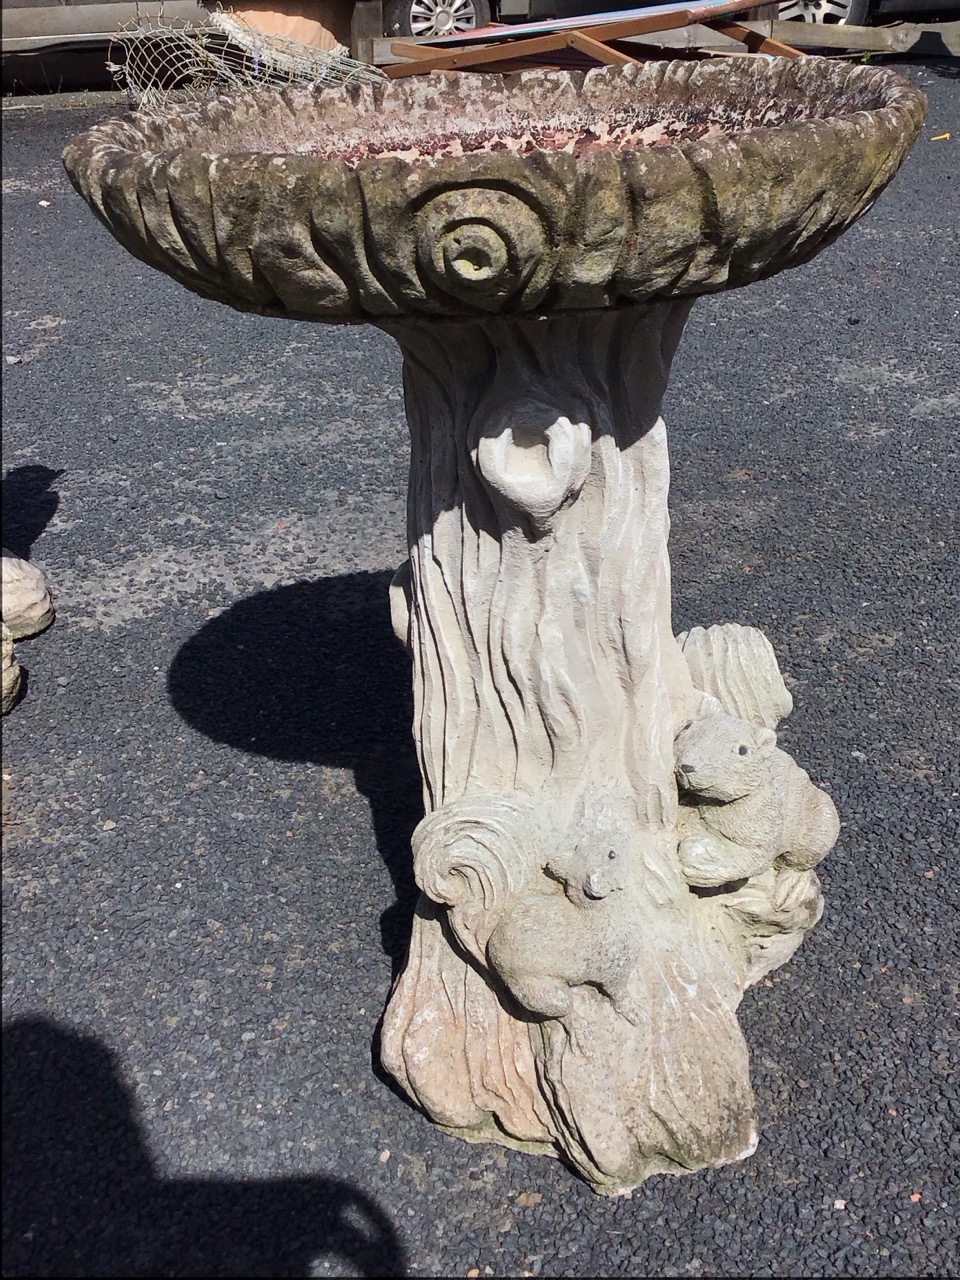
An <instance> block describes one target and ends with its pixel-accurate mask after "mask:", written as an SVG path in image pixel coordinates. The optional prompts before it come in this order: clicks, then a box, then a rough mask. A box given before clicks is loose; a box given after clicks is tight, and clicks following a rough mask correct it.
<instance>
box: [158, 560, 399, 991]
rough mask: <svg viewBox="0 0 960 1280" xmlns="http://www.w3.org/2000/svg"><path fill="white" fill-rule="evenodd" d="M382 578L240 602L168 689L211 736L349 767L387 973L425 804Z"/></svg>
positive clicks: (330, 581)
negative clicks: (379, 899)
mask: <svg viewBox="0 0 960 1280" xmlns="http://www.w3.org/2000/svg"><path fill="white" fill-rule="evenodd" d="M390 578H391V574H390V573H388V572H382V573H351V574H344V575H342V576H340V577H333V578H325V579H322V580H320V581H318V582H301V583H296V584H295V585H292V586H286V587H277V588H275V589H274V590H271V591H262V592H258V593H257V594H256V595H252V596H249V597H248V598H247V599H245V600H240V601H238V602H237V603H236V604H234V605H232V606H231V607H230V608H228V609H226V610H224V612H223V613H222V614H220V615H219V616H218V617H216V618H214V619H212V620H211V621H210V622H209V623H207V625H206V626H204V627H203V628H201V630H200V631H198V632H197V634H196V635H194V636H192V637H191V638H190V639H189V640H188V641H187V642H186V643H185V644H184V645H183V647H182V648H181V649H180V651H179V653H178V654H177V655H176V657H175V659H174V661H173V663H172V664H171V667H170V671H169V675H168V681H167V687H168V693H169V696H170V700H171V702H172V704H173V706H174V708H175V709H176V711H177V712H178V713H179V715H180V716H182V718H183V719H184V720H185V721H186V722H187V723H188V724H190V725H191V726H192V727H193V728H195V729H197V730H198V731H199V732H200V733H203V734H205V735H206V736H207V737H209V738H212V739H213V740H214V741H216V742H223V743H227V744H229V745H230V746H232V747H236V748H238V749H240V750H243V751H248V752H250V753H252V754H255V755H263V756H268V757H270V758H272V759H275V760H300V761H307V762H309V763H312V764H324V765H333V766H336V767H340V768H349V769H352V770H353V773H354V777H355V780H356V785H357V789H358V791H360V793H361V794H362V795H364V796H365V797H366V798H367V800H368V802H369V804H370V809H371V814H372V819H373V825H374V832H375V836H376V841H377V847H378V849H379V852H380V856H381V857H382V858H383V861H384V863H385V865H386V867H387V870H388V871H389V873H390V876H391V878H392V880H393V884H394V889H395V892H396V898H397V901H396V902H395V904H394V905H393V906H392V907H391V908H390V909H388V910H387V911H386V912H385V913H384V915H383V917H382V918H381V933H382V937H383V946H384V950H385V951H386V952H387V954H388V955H389V956H390V957H391V960H392V961H393V964H394V968H395V969H396V967H397V966H398V965H399V963H400V961H401V960H402V958H403V953H404V951H405V949H406V946H407V943H408V941H409V937H410V922H411V918H412V915H413V909H414V906H415V903H416V898H417V890H416V886H415V884H414V880H413V870H412V862H411V856H410V835H411V833H412V831H413V828H414V826H415V825H416V823H417V822H418V821H419V819H420V817H421V816H422V814H423V807H422V798H421V784H420V774H419V771H418V768H417V761H416V755H415V752H414V747H413V739H412V736H411V732H410V726H411V723H412V720H413V704H412V697H411V692H410V661H409V658H408V657H407V655H406V654H405V653H404V652H403V649H402V648H401V646H400V645H399V644H398V642H397V640H396V637H395V636H394V634H393V630H392V627H391V624H390V606H389V599H388V594H387V589H388V587H389V583H390Z"/></svg>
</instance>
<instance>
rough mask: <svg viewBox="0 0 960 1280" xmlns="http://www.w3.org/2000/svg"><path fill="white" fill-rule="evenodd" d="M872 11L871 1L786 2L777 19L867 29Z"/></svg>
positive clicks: (814, 0)
mask: <svg viewBox="0 0 960 1280" xmlns="http://www.w3.org/2000/svg"><path fill="white" fill-rule="evenodd" d="M870 9H871V0H784V3H783V4H781V5H780V7H779V9H778V11H777V17H778V18H779V19H780V20H781V21H783V22H818V23H824V24H826V25H828V26H829V25H839V26H850V27H865V26H866V25H867V23H868V22H869V21H870Z"/></svg>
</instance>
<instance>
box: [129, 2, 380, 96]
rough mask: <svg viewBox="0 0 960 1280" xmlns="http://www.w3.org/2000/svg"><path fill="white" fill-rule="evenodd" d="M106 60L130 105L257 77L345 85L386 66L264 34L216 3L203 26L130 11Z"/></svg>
mask: <svg viewBox="0 0 960 1280" xmlns="http://www.w3.org/2000/svg"><path fill="white" fill-rule="evenodd" d="M108 58H109V60H108V62H107V68H108V70H109V71H110V73H111V75H112V76H113V80H114V83H115V84H116V85H117V87H118V88H119V89H120V90H122V91H123V92H125V93H126V95H127V98H128V100H129V101H130V103H131V105H133V106H135V107H138V108H139V107H145V108H150V109H156V108H162V107H163V106H164V104H165V103H167V102H172V101H176V102H182V101H190V100H194V99H198V98H205V97H209V96H211V95H213V94H217V93H224V92H230V91H231V90H236V89H247V88H250V87H251V86H254V85H272V86H274V87H276V88H283V86H284V85H288V84H309V85H317V86H331V85H344V84H348V83H349V82H350V81H352V80H381V79H383V72H382V71H380V70H379V69H378V68H377V67H372V66H370V65H369V64H368V63H365V62H357V61H356V60H355V59H353V58H351V57H350V56H349V50H348V49H347V48H346V47H345V46H344V45H338V46H337V47H336V48H335V49H316V48H314V47H313V46H311V45H306V44H301V43H300V41H299V40H290V39H288V38H287V37H285V36H275V35H268V34H267V33H266V32H264V31H258V30H257V29H256V28H255V27H251V26H249V25H248V24H247V23H245V22H244V21H243V20H242V19H241V18H239V17H238V16H237V15H236V14H234V13H233V12H232V11H225V10H223V9H218V10H215V11H213V12H211V13H210V14H209V17H208V20H207V22H205V23H204V24H203V25H202V26H194V25H193V24H190V23H187V24H186V25H183V26H176V27H174V26H172V25H169V24H167V23H166V22H165V21H164V16H163V10H162V8H161V10H160V14H159V16H158V17H157V19H155V20H154V19H142V18H135V19H133V20H132V21H130V22H129V23H126V24H125V25H124V26H122V27H121V28H120V30H119V31H118V33H117V35H116V37H115V38H114V40H113V41H112V43H111V46H110V52H109V54H108Z"/></svg>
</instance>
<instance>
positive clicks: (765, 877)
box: [64, 58, 925, 1193]
mask: <svg viewBox="0 0 960 1280" xmlns="http://www.w3.org/2000/svg"><path fill="white" fill-rule="evenodd" d="M924 109H925V98H924V96H923V94H922V93H920V92H918V91H917V90H916V89H914V88H913V87H912V86H911V85H910V84H909V83H908V82H907V81H906V80H903V79H901V78H900V77H898V76H897V75H895V74H893V73H891V72H889V71H887V70H882V69H877V68H873V67H865V66H849V65H844V64H838V63H833V62H828V61H826V60H821V59H815V58H811V59H799V60H778V59H773V60H770V61H767V60H761V59H751V58H730V59H726V60H723V61H722V62H721V61H717V62H708V63H692V62H671V63H663V62H657V63H649V64H646V65H637V64H634V65H631V66H628V67H626V68H603V69H598V70H595V71H590V72H588V73H586V74H583V73H568V72H546V71H544V72H529V73H524V74H520V75H508V76H503V77H501V76H488V75H461V76H456V75H453V74H442V73H441V74H434V75H430V76H423V77H415V78H411V79H408V80H403V81H400V82H396V83H393V84H386V83H385V84H383V85H362V86H351V87H348V88H347V89H346V90H345V91H314V90H310V89H307V88H302V87H301V88H295V89H289V90H284V91H282V92H275V91H269V90H262V91H258V92H253V93H247V94H242V95H238V96H231V97H224V98H220V99H214V100H211V101H209V102H206V103H201V104H196V103H194V104H191V105H185V106H182V107H180V108H168V109H167V110H165V111H163V112H162V113H157V114H149V113H144V114H139V115H133V116H131V117H129V118H127V119H123V120H115V121H111V122H108V123H106V124H102V125H99V126H97V127H96V128H93V129H91V130H90V131H89V132H87V133H85V134H83V135H81V136H80V137H78V138H76V139H75V140H74V141H72V142H71V143H70V145H69V146H68V147H67V149H66V151H65V153H64V160H65V163H66V167H67V170H68V172H69V174H70V177H71V178H72V180H73V182H74V185H75V186H76V187H77V189H78V190H79V191H80V192H81V194H82V195H83V196H84V197H85V199H86V200H87V201H88V202H89V203H90V205H91V206H92V207H93V209H94V210H95V212H96V213H97V215H98V216H99V217H100V218H101V220H102V221H103V222H104V223H105V224H106V226H107V227H108V228H109V229H110V231H111V232H112V233H113V234H114V235H115V236H116V238H117V239H118V240H119V241H120V242H121V243H122V244H123V245H125V246H126V248H127V249H129V250H130V252H131V253H133V254H135V255H136V256H137V257H138V258H140V259H142V260H143V261H145V262H147V263H149V264H151V265H152V266H155V267H157V268H159V269H160V270H161V271H165V272H167V273H168V274H169V275H171V276H173V277H174V279H176V280H179V281H180V282H181V283H182V284H184V285H186V286H187V288H189V289H192V290H194V291H195V292H196V293H199V294H201V295H203V296H204V297H207V298H213V299H216V300H218V301H220V302H225V303H227V304H229V305H230V306H233V307H238V308H240V309H243V310H247V311H254V312H259V313H261V314H265V315H277V316H287V317H295V318H299V319H303V320H314V321H325V322H327V323H339V324H349V323H353V324H356V323H364V322H366V323H372V324H376V325H378V326H379V327H380V328H381V329H384V330H385V331H386V332H387V333H389V334H391V335H392V336H393V337H394V338H395V339H396V340H397V341H398V342H399V344H400V346H401V348H402V350H403V356H404V389H405V393H406V411H407V419H408V422H409V426H410V435H411V442H412V460H411V470H410V487H409V506H408V533H409V547H410V558H409V561H407V562H406V563H405V564H404V565H403V566H402V567H401V568H400V570H399V571H398V572H397V574H396V577H395V578H394V583H393V586H392V588H391V610H392V617H393V621H394V627H395V629H396V631H397V633H398V635H399V636H400V639H401V640H402V641H403V643H404V644H405V645H406V646H407V648H408V650H409V652H410V656H411V659H412V667H413V691H414V702H415V716H414V736H415V739H416V745H417V751H418V754H419V762H420V768H421V771H422V775H423V786H424V800H425V808H426V816H425V817H424V819H423V821H422V822H421V823H420V825H419V826H418V827H417V829H416V832H415V833H414V838H413V857H414V871H415V875H416V880H417V883H418V885H419V886H420V889H421V890H422V894H421V898H420V903H419V906H418V909H417V912H416V916H415V919H414V923H413V935H412V939H411V942H410V948H409V953H408V955H407V959H406V964H405V968H404V969H403V972H402V973H401V974H400V976H399V978H398V979H397V982H396V984H395V986H394V988H393V991H392V992H391V994H390V997H389V1002H388V1004H387V1008H386V1012H385V1015H384V1019H383V1025H382V1034H381V1053H382V1058H383V1062H384V1065H385V1066H386V1068H387V1069H388V1070H389V1071H390V1072H391V1073H392V1074H393V1075H394V1076H395V1077H396V1079H397V1080H398V1081H399V1082H400V1084H401V1085H402V1086H403V1088H404V1090H405V1091H406V1092H407V1093H408V1094H409V1096H410V1097H411V1098H412V1099H414V1100H415V1101H416V1103H417V1104H418V1105H419V1106H420V1107H421V1108H422V1109H423V1110H424V1111H425V1112H426V1114H427V1115H428V1116H430V1117H431V1118H432V1119H433V1120H434V1121H435V1122H436V1123H437V1124H438V1125H440V1126H442V1127H443V1128H444V1129H445V1130H447V1131H449V1132H451V1133H454V1134H457V1135H460V1136H461V1137H464V1138H467V1139H469V1140H471V1141H494V1142H499V1143H503V1144H505V1145H507V1146H511V1147H516V1148H521V1149H523V1150H525V1151H532V1152H543V1153H547V1154H551V1155H558V1156H560V1157H562V1158H563V1159H564V1160H566V1161H567V1162H568V1163H569V1164H571V1165H572V1166H574V1167H575V1168H576V1169H577V1170H579V1172H580V1173H581V1174H582V1175H583V1177H584V1178H585V1179H587V1180H588V1182H589V1183H590V1184H591V1185H592V1186H593V1187H594V1188H595V1189H596V1190H598V1191H601V1192H604V1193H617V1192H624V1191H627V1190H629V1189H630V1188H632V1187H634V1186H636V1185H637V1184H638V1183H640V1182H642V1181H643V1180H644V1179H645V1178H646V1177H648V1176H649V1175H651V1174H653V1173H664V1172H665V1173H673V1174H680V1173H688V1172H691V1171H693V1170H696V1169H699V1168H703V1167H705V1166H711V1165H721V1164H724V1163H726V1162H729V1161H733V1160H738V1159H741V1158H743V1157H745V1156H747V1155H749V1154H750V1153H752V1152H753V1150H754V1149H755V1146H756V1143H757V1122H756V1114H755V1106H754V1099H753V1093H752V1090H751V1086H750V1079H749V1071H748V1053H747V1047H746V1044H745V1042H744V1039H743V1035H742V1033H741V1031H740V1028H739V1026H738V1023H737V1019H736V1009H737V1005H738V1003H739V1001H740V999H741V996H742V994H743V991H744V989H745V988H746V987H747V986H749V985H750V984H751V983H754V982H756V981H757V980H758V979H759V978H761V977H763V976H764V975H765V974H766V973H767V972H769V971H770V970H771V969H772V968H774V967H775V966H777V965H778V964H782V963H783V962H784V960H786V959H787V957H788V956H790V955H791V954H792V953H793V951H794V950H795V948H796V947H797V945H798V944H799V942H800V941H801V939H802V937H803V935H804V932H805V931H806V930H807V929H808V928H810V927H811V925H813V924H814V923H815V922H816V921H817V920H818V919H819V916H820V913H821V911H822V902H821V895H820V887H819V882H818V880H817V876H816V873H815V872H814V870H813V867H814V866H815V865H816V863H817V862H818V861H819V860H820V859H821V858H822V857H823V856H824V855H825V854H826V853H827V852H828V850H829V849H830V847H831V846H832V845H833V843H834V842H835V840H836V838H837V835H838V832H839V822H838V818H837V814H836V811H835V809H834V807H833V804H832V802H831V801H830V799H829V798H828V797H827V796H826V795H825V793H824V792H822V791H820V790H819V789H818V788H816V787H815V786H813V784H812V783H811V782H810V780H809V778H808V776H807V774H806V773H804V772H803V770H802V769H801V768H800V766H799V765H797V764H795V763H794V761H793V760H792V759H791V758H790V757H789V756H788V755H786V754H785V753H784V752H782V751H780V750H779V749H778V748H777V746H776V726H777V723H778V721H779V720H780V719H781V718H782V717H783V716H784V715H786V714H787V713H788V712H789V710H790V706H791V702H790V695H789V694H788V692H787V690H786V688H785V686H784V682H783V680H782V678H781V675H780V672H779V670H778V668H777V662H776V658H775V657H774V654H773V650H772V647H771V645H770V644H769V642H768V641H767V640H766V639H765V638H764V636H763V635H762V633H760V632H759V631H757V630H755V629H752V628H747V627H739V626H736V625H725V626H716V625H715V626H707V627H698V628H695V629H693V630H691V631H690V632H689V633H687V634H684V635H681V636H675V635H674V633H673V630H672V627H671V601H670V563H669V559H668V554H667V531H668V513H667V488H668V458H667V431H666V427H665V425H664V422H663V420H662V418H661V417H660V403H661V399H662V397H663V394H664V391H665V389H666V386H667V378H668V374H669V370H670V363H671V359H672V357H673V354H674V352H675V350H676V347H677V344H678V342H679V340H680V336H681V332H682V330H683V326H684V322H685V320H686V318H687V315H688V314H689V311H690V308H691V306H692V304H693V302H694V300H695V299H696V297H697V296H698V295H699V294H703V293H714V292H716V291H718V290H720V289H725V288H732V287H736V286H740V285H746V284H750V283H751V282H752V281H755V280H761V279H764V278H766V277H768V276H771V275H773V274H774V273H775V272H777V271H780V270H782V269H783V268H785V267H793V266H798V265H800V264H801V263H804V262H806V261H807V260H809V259H810V258H812V257H813V256H814V255H815V254H817V253H818V252H819V251H820V250H821V249H823V248H825V247H826V246H827V245H828V244H830V243H831V242H832V241H833V240H835V239H836V237H837V236H838V235H840V233H841V232H842V231H843V230H844V229H845V228H846V227H848V226H850V224H851V223H852V222H853V221H854V220H855V219H856V218H858V217H859V216H860V215H861V214H862V213H864V212H865V211H866V210H867V209H868V208H869V207H870V205H871V204H872V203H873V201H874V200H875V199H876V197H877V195H878V194H879V192H880V191H881V190H882V189H883V187H884V186H885V185H886V184H887V182H889V180H890V179H891V178H892V177H893V175H894V173H895V172H896V170H897V168H898V166H899V165H900V163H901V162H902V160H903V159H904V157H905V155H906V154H907V152H908V151H909V149H910V147H911V145H912V144H913V142H914V140H915V139H916V136H917V133H918V131H919V129H920V127H921V124H922V121H923V116H924ZM681 429H682V428H681Z"/></svg>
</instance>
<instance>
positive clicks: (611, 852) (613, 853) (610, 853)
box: [607, 849, 617, 858]
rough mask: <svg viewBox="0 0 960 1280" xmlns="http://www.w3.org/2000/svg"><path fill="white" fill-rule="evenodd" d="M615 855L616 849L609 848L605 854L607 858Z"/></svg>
mask: <svg viewBox="0 0 960 1280" xmlns="http://www.w3.org/2000/svg"><path fill="white" fill-rule="evenodd" d="M616 856H617V851H616V849H611V850H610V852H609V853H608V854H607V857H608V858H615V857H616Z"/></svg>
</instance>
